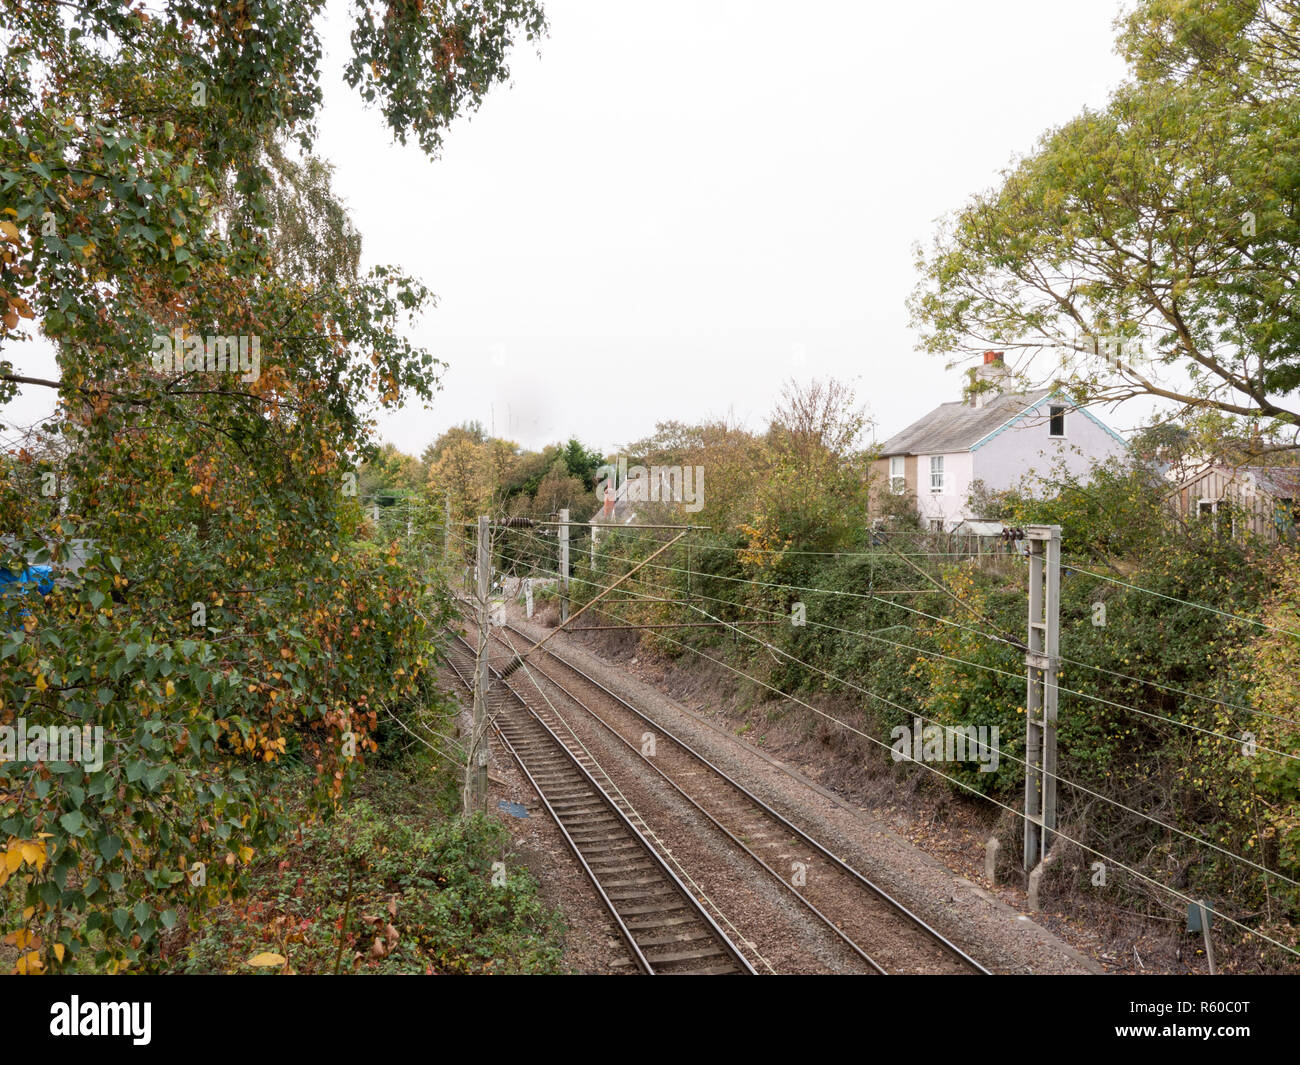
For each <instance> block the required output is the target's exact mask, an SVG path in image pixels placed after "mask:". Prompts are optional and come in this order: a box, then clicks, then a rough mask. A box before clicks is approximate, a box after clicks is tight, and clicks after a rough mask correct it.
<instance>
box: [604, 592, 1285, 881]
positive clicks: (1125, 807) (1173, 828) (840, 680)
mask: <svg viewBox="0 0 1300 1065" xmlns="http://www.w3.org/2000/svg"><path fill="white" fill-rule="evenodd" d="M595 609H596V611H597V612H598V613H609V612H608V611H605V610H602V609H601V608H600V607H596V608H595ZM693 609H696V610H698V611H699V612H700V613H702V614H704V615H705V616H706V617H709V618H711V619H712V620H713V621H715V622H717V623H718V624H721V625H724V626H727V627H728V628H732V629H734V630H735V631H736V632H737V633H739V634H740V635H741V636H744V637H745V638H746V639H749V640H753V641H754V642H755V643H757V644H759V645H760V646H762V647H763V648H764V649H765V650H767V651H768V652H769V653H775V654H780V655H782V656H783V657H785V658H787V659H789V660H790V661H792V662H794V663H796V664H797V665H800V666H802V667H803V668H805V669H810V670H813V671H814V672H817V673H820V674H822V675H823V676H824V677H826V678H828V679H830V680H833V681H835V682H836V683H838V684H842V685H844V686H845V687H848V688H851V689H853V690H854V691H857V692H860V693H861V694H863V695H866V696H868V697H869V698H872V699H876V700H878V701H880V702H882V703H884V704H885V705H887V706H889V707H891V708H893V709H895V710H899V711H900V712H902V713H904V714H908V715H910V716H912V717H914V718H915V719H917V720H919V721H923V722H925V723H926V724H928V725H932V726H934V727H936V728H940V729H943V730H945V731H946V732H950V733H951V732H954V731H960V730H958V729H956V728H955V727H954V726H949V725H944V724H942V723H941V722H937V721H934V720H933V719H931V718H928V717H926V716H925V715H924V714H922V713H920V711H918V710H915V709H912V708H908V707H905V706H902V705H901V704H899V703H896V702H894V701H893V700H891V699H888V698H886V697H885V696H883V695H880V694H878V693H876V692H873V691H871V690H870V689H867V688H864V687H862V686H861V685H858V684H855V683H854V682H852V681H849V680H846V679H844V678H843V677H840V676H838V675H837V674H835V673H832V672H830V671H829V670H825V669H822V668H821V667H819V666H814V665H812V664H811V663H809V662H805V661H803V660H802V659H800V658H798V657H797V656H795V655H792V654H790V653H789V652H788V651H786V650H784V649H783V648H780V647H776V646H774V645H773V644H771V643H770V642H768V641H766V640H762V639H760V638H759V637H757V636H755V635H753V634H752V633H748V632H745V631H744V630H743V629H740V628H739V627H737V626H735V625H732V624H731V623H730V622H727V621H724V620H722V619H720V618H716V617H714V616H713V615H711V614H709V613H708V612H707V611H705V610H703V608H700V607H695V608H693ZM664 639H669V637H664ZM672 642H674V643H678V642H679V641H675V640H674V641H672ZM683 646H685V645H683ZM746 676H748V674H746ZM750 679H753V680H756V679H757V678H750ZM825 716H827V717H828V718H829V719H830V720H832V721H835V722H836V723H838V724H842V725H845V726H846V727H851V726H848V725H847V723H846V722H843V721H841V720H840V719H839V718H836V717H834V716H833V715H825ZM881 742H883V741H881ZM1002 756H1003V757H1006V758H1007V759H1008V760H1010V761H1012V762H1015V763H1017V764H1018V765H1023V766H1025V767H1026V768H1028V767H1029V763H1028V762H1027V761H1025V760H1024V759H1022V758H1017V757H1016V756H1015V755H1011V754H1006V755H1002ZM1049 775H1050V776H1052V777H1053V778H1054V779H1056V780H1057V781H1059V782H1060V783H1063V784H1066V785H1068V786H1070V787H1073V788H1075V789H1077V790H1078V791H1081V792H1083V793H1084V794H1087V795H1090V796H1092V797H1093V798H1096V799H1099V800H1101V801H1102V802H1106V803H1109V804H1110V805H1113V806H1115V807H1116V808H1118V809H1121V810H1124V811H1125V812H1126V813H1130V814H1132V815H1134V816H1135V817H1140V818H1143V819H1144V820H1147V821H1149V822H1150V823H1152V824H1155V825H1158V826H1159V827H1161V828H1164V829H1167V830H1168V831H1171V832H1174V833H1176V834H1178V835H1181V836H1183V837H1184V838H1186V839H1188V840H1189V841H1192V842H1195V843H1200V844H1202V845H1204V846H1207V847H1210V848H1211V849H1212V850H1215V851H1217V852H1218V853H1220V854H1222V855H1224V856H1225V857H1228V858H1233V859H1235V860H1238V861H1241V862H1244V863H1246V864H1247V865H1250V866H1252V867H1253V868H1255V869H1257V870H1259V871H1260V872H1263V873H1266V874H1268V875H1270V876H1274V877H1276V878H1278V879H1280V880H1283V881H1285V882H1286V883H1288V884H1291V885H1293V886H1296V887H1300V881H1296V880H1293V879H1292V878H1291V877H1288V876H1286V875H1285V874H1283V873H1278V872H1276V871H1274V870H1272V869H1269V868H1267V867H1266V866H1263V865H1260V864H1258V863H1257V862H1254V861H1252V860H1251V859H1249V858H1247V857H1245V856H1244V855H1240V854H1237V853H1236V852H1234V851H1230V850H1227V849H1225V848H1223V847H1220V846H1219V845H1218V844H1215V843H1213V842H1211V841H1210V840H1206V839H1203V838H1202V837H1200V836H1196V835H1193V834H1192V833H1189V832H1186V831H1184V830H1183V829H1180V828H1178V827H1177V826H1175V825H1171V824H1169V823H1168V822H1165V821H1162V820H1160V819H1159V818H1157V817H1153V816H1152V815H1150V814H1147V813H1145V812H1143V811H1141V810H1137V809H1134V808H1133V807H1131V806H1128V805H1126V804H1124V803H1121V802H1119V801H1118V800H1116V799H1111V798H1110V797H1109V796H1106V795H1103V794H1101V793H1100V792H1097V791H1094V790H1093V789H1091V788H1089V787H1087V786H1086V785H1084V784H1079V783H1078V782H1076V781H1072V780H1069V779H1068V778H1066V777H1062V776H1060V775H1059V774H1056V773H1051V774H1049Z"/></svg>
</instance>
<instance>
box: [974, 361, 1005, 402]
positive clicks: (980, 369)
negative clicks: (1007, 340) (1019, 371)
mask: <svg viewBox="0 0 1300 1065" xmlns="http://www.w3.org/2000/svg"><path fill="white" fill-rule="evenodd" d="M1004 355H1005V352H1001V351H986V352H985V353H984V362H983V363H982V364H981V365H980V366H977V367H976V368H975V369H974V370H973V371H972V372H971V383H972V384H982V383H984V382H986V381H987V382H988V384H989V385H990V386H991V387H989V388H987V389H984V390H981V391H979V392H976V393H975V394H974V395H973V396H971V406H973V407H983V406H984V404H986V403H987V402H988V401H989V400H991V399H995V398H996V397H998V396H1000V395H1002V381H1003V378H1005V377H1006V376H1007V375H1008V373H1009V372H1010V371H1009V370H1008V369H1007V364H1006V362H1005V361H1004V360H1003V356H1004Z"/></svg>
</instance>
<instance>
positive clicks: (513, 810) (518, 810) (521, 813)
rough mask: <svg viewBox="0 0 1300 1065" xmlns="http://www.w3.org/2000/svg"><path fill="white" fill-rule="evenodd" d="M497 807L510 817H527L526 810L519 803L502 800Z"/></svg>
mask: <svg viewBox="0 0 1300 1065" xmlns="http://www.w3.org/2000/svg"><path fill="white" fill-rule="evenodd" d="M497 806H498V807H499V808H500V809H502V810H504V811H505V812H506V813H508V814H509V815H510V816H511V817H527V816H528V808H527V807H526V806H524V804H523V803H521V802H509V801H507V800H506V799H502V800H501V801H500V802H499V803H497Z"/></svg>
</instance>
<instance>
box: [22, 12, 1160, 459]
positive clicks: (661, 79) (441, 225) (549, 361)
mask: <svg viewBox="0 0 1300 1065" xmlns="http://www.w3.org/2000/svg"><path fill="white" fill-rule="evenodd" d="M346 7H347V5H346V3H344V2H341V0H335V2H334V3H333V4H332V7H331V11H330V18H329V21H328V24H327V26H326V28H325V32H324V38H325V46H326V69H325V76H324V87H325V107H324V110H323V112H322V114H321V116H320V130H321V139H320V142H319V144H318V146H317V150H318V152H319V154H321V155H322V156H324V157H325V158H327V159H329V160H331V161H332V162H333V163H334V164H335V165H336V167H337V174H336V181H335V185H336V189H337V191H338V192H339V193H340V194H341V195H342V197H343V198H344V200H345V201H346V202H347V204H348V206H349V208H350V209H351V211H352V213H353V216H354V218H355V220H356V222H357V225H358V226H359V227H360V229H361V232H362V234H363V236H364V240H365V258H366V262H367V264H372V263H378V262H389V263H394V264H397V265H400V266H402V267H403V268H405V269H406V270H408V271H409V272H411V273H413V274H414V275H416V276H418V277H419V278H420V279H421V280H423V281H424V283H425V284H426V285H428V286H429V287H430V288H431V289H432V290H433V291H434V292H436V293H437V294H438V298H439V301H440V305H439V307H438V308H437V309H436V310H434V311H433V312H431V313H430V314H428V315H427V316H426V317H425V319H424V320H423V321H422V322H421V323H420V324H419V326H418V327H417V329H416V331H415V334H414V335H415V339H416V340H417V342H419V343H421V344H423V345H425V346H427V347H428V348H429V349H431V350H432V351H433V352H434V354H436V355H438V356H439V357H440V358H443V359H445V360H446V361H447V362H449V363H450V364H451V365H450V369H449V370H448V371H447V373H446V375H445V378H444V391H443V392H442V393H441V394H440V395H439V397H438V400H437V403H436V405H435V407H434V408H433V409H432V410H431V411H422V410H419V409H408V410H405V411H402V412H399V413H396V414H391V415H388V416H386V417H385V418H384V419H383V421H382V422H381V432H382V435H383V436H384V437H385V438H386V439H388V440H391V441H392V442H394V443H396V444H397V445H398V446H399V447H401V448H402V449H403V450H405V451H408V452H412V453H416V454H418V453H419V452H420V450H422V449H423V447H424V446H425V445H427V444H428V443H430V442H431V441H432V440H433V439H434V438H435V437H436V436H437V434H438V433H439V432H441V431H442V430H443V429H445V428H447V427H448V426H450V425H454V424H457V423H459V422H463V421H466V420H469V419H477V420H479V421H481V422H483V424H484V425H485V426H487V427H488V428H490V429H492V428H494V429H495V431H496V433H497V434H498V435H502V436H507V437H509V438H511V439H514V440H516V441H518V442H519V443H520V444H522V445H524V446H525V447H529V448H537V447H540V446H542V445H544V444H546V443H548V442H551V441H553V440H557V439H563V438H567V437H568V436H569V435H571V434H573V435H577V436H579V437H580V438H581V439H582V440H583V441H584V442H586V443H588V444H589V445H593V446H596V447H598V448H600V449H602V450H606V451H610V450H613V449H615V448H617V447H618V446H620V445H622V444H625V443H627V442H629V441H631V440H634V439H636V438H638V437H640V436H644V435H646V434H648V433H649V432H650V431H651V430H652V429H653V427H654V424H655V423H656V422H657V421H662V420H677V421H684V422H691V421H697V420H700V419H703V418H706V417H709V416H723V415H728V414H730V415H732V416H733V417H735V418H738V419H740V420H741V421H744V422H747V423H748V424H749V425H750V426H751V427H753V428H761V427H762V426H764V425H765V417H766V415H767V413H768V412H769V411H770V410H771V408H772V406H773V403H774V401H775V398H776V395H777V393H778V392H779V390H780V387H781V384H782V382H783V381H785V380H786V379H788V378H790V377H791V376H794V377H797V378H798V379H800V380H806V379H809V378H812V377H828V376H835V377H839V378H841V379H844V380H849V381H852V382H854V383H855V385H856V386H857V389H858V396H859V399H861V400H863V401H865V402H866V403H867V405H868V407H869V411H870V413H871V414H872V416H873V417H874V418H875V419H876V421H877V435H878V436H879V438H880V439H884V438H885V437H887V436H889V435H891V434H892V433H894V432H896V431H897V430H898V429H900V428H902V427H903V426H905V425H906V424H907V423H909V422H910V421H912V420H914V419H915V418H917V417H919V416H920V415H922V414H924V413H925V412H926V411H928V410H930V409H931V408H932V407H934V406H935V405H936V404H938V403H940V402H944V401H947V400H951V399H956V398H958V395H959V391H960V380H959V376H960V375H959V373H958V372H957V371H955V370H954V371H945V370H944V360H943V359H942V358H938V357H932V356H927V355H924V354H921V353H919V352H917V351H915V342H916V338H915V336H914V334H913V333H912V331H911V330H910V329H909V328H908V324H907V311H906V308H905V306H904V300H905V298H906V297H907V295H908V293H909V292H910V291H911V289H912V287H913V285H914V283H915V277H916V275H915V271H914V268H913V255H912V245H913V244H914V243H915V242H917V241H920V242H922V243H927V244H928V242H929V239H930V236H931V234H932V232H933V228H934V221H935V219H936V218H937V217H938V216H940V215H941V214H943V213H945V212H947V211H949V210H952V209H955V208H957V207H959V206H960V205H961V204H962V203H963V202H964V201H965V200H966V198H967V197H968V196H969V195H970V194H972V193H973V192H976V191H978V190H980V189H982V188H985V187H988V186H990V185H992V184H994V183H995V182H996V179H997V173H998V170H999V169H1000V168H1001V167H1003V166H1005V165H1006V164H1007V163H1009V162H1010V161H1011V159H1012V157H1013V155H1014V154H1016V153H1024V152H1027V151H1029V150H1031V149H1032V147H1033V145H1034V142H1035V140H1036V139H1037V137H1038V135H1039V134H1040V133H1042V132H1043V131H1044V130H1046V129H1047V128H1049V127H1051V126H1055V125H1059V124H1061V123H1063V122H1065V121H1067V120H1069V119H1070V118H1071V117H1073V116H1074V115H1075V114H1077V113H1078V112H1079V110H1080V109H1081V108H1082V107H1084V106H1085V105H1092V106H1100V105H1102V104H1103V103H1104V102H1105V100H1106V97H1107V94H1108V93H1109V91H1110V90H1111V89H1112V88H1114V87H1115V86H1116V85H1117V84H1118V83H1119V81H1120V80H1121V78H1122V77H1123V76H1124V66H1123V63H1122V61H1121V60H1120V59H1119V57H1118V56H1116V55H1115V53H1114V45H1113V40H1114V29H1113V20H1114V18H1115V16H1116V15H1117V14H1118V12H1119V10H1120V7H1121V5H1120V3H1119V2H1118V0H1083V2H1080V0H983V2H982V3H971V2H970V0H929V2H926V3H914V4H889V5H886V4H881V3H850V2H831V0H813V2H803V3H800V4H797V5H795V4H790V3H779V4H778V3H773V2H768V0H749V2H741V0H657V2H656V3H654V4H645V3H633V2H631V0H549V2H547V3H546V10H547V13H548V16H549V18H550V22H551V34H550V36H549V37H548V38H546V39H545V40H544V41H542V42H541V54H540V57H539V56H538V55H536V54H534V52H533V51H531V50H530V49H529V48H528V47H527V46H524V47H523V48H520V49H518V50H516V52H515V53H514V56H513V59H512V62H511V68H512V74H513V78H512V83H511V84H510V85H509V86H502V87H499V88H498V89H497V90H495V91H494V92H493V93H492V94H491V95H490V96H489V97H488V99H487V101H486V103H485V104H484V106H483V108H482V109H481V111H479V112H478V113H477V114H476V115H474V116H473V117H472V119H470V120H469V121H468V122H467V121H464V120H462V121H461V122H460V123H459V124H458V125H456V126H455V127H454V128H453V130H452V131H451V133H450V135H449V136H448V138H447V143H446V148H445V151H444V153H443V156H442V157H441V158H440V159H438V160H436V161H432V162H431V161H429V160H428V159H426V158H425V157H424V156H423V155H422V154H421V153H420V152H419V150H418V149H417V148H416V147H414V146H413V145H411V146H408V147H406V148H402V147H400V146H398V145H396V144H395V143H394V142H393V140H392V137H391V136H390V135H389V133H388V132H387V130H386V127H385V126H384V124H383V121H382V118H381V116H380V115H379V114H378V113H377V112H368V111H366V110H365V109H364V108H363V107H362V105H361V103H360V101H359V100H358V99H357V98H356V97H355V95H354V94H352V92H351V91H350V90H349V89H347V87H346V86H345V85H343V83H342V80H341V77H340V75H339V72H340V70H341V68H342V65H343V62H344V60H345V58H346V55H347V49H348V43H347V29H348V23H347V19H346ZM17 354H18V353H17V352H16V353H15V355H17ZM21 354H22V357H21V358H18V359H17V362H18V365H19V369H20V372H25V373H29V374H35V375H38V376H44V375H49V374H51V373H52V372H53V365H52V359H50V358H49V356H48V354H46V355H45V356H44V357H41V355H40V353H39V351H37V350H36V346H35V345H27V346H25V350H23V351H22V353H21ZM44 392H46V390H42V389H27V390H25V392H24V394H23V395H22V396H21V397H20V398H19V399H18V400H17V401H15V402H14V404H12V405H11V406H10V407H9V408H6V409H5V411H4V415H5V418H6V420H9V419H10V418H12V419H13V421H16V422H19V423H23V422H31V421H33V420H35V419H36V418H37V417H40V416H41V415H42V414H44V413H46V412H47V410H48V406H49V403H50V397H49V396H48V395H45V394H42V393H44ZM1147 409H1149V408H1148V407H1146V406H1145V405H1143V406H1136V405H1135V406H1133V407H1122V408H1120V409H1119V410H1118V411H1117V412H1113V413H1110V414H1108V413H1107V412H1106V411H1103V410H1099V411H1098V412H1097V413H1098V414H1099V415H1101V416H1102V417H1103V418H1104V419H1106V420H1108V421H1109V422H1110V423H1111V424H1112V425H1114V426H1115V427H1116V428H1119V429H1121V430H1126V429H1128V428H1130V427H1131V426H1133V425H1135V424H1136V423H1137V422H1138V421H1140V420H1141V417H1142V416H1143V415H1144V414H1145V412H1146V410H1147Z"/></svg>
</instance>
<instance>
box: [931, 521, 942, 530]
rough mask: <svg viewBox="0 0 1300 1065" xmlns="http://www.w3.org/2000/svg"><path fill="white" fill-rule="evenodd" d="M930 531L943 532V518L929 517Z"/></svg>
mask: <svg viewBox="0 0 1300 1065" xmlns="http://www.w3.org/2000/svg"><path fill="white" fill-rule="evenodd" d="M930 531H931V532H933V533H941V532H943V519H942V518H931V519H930Z"/></svg>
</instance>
